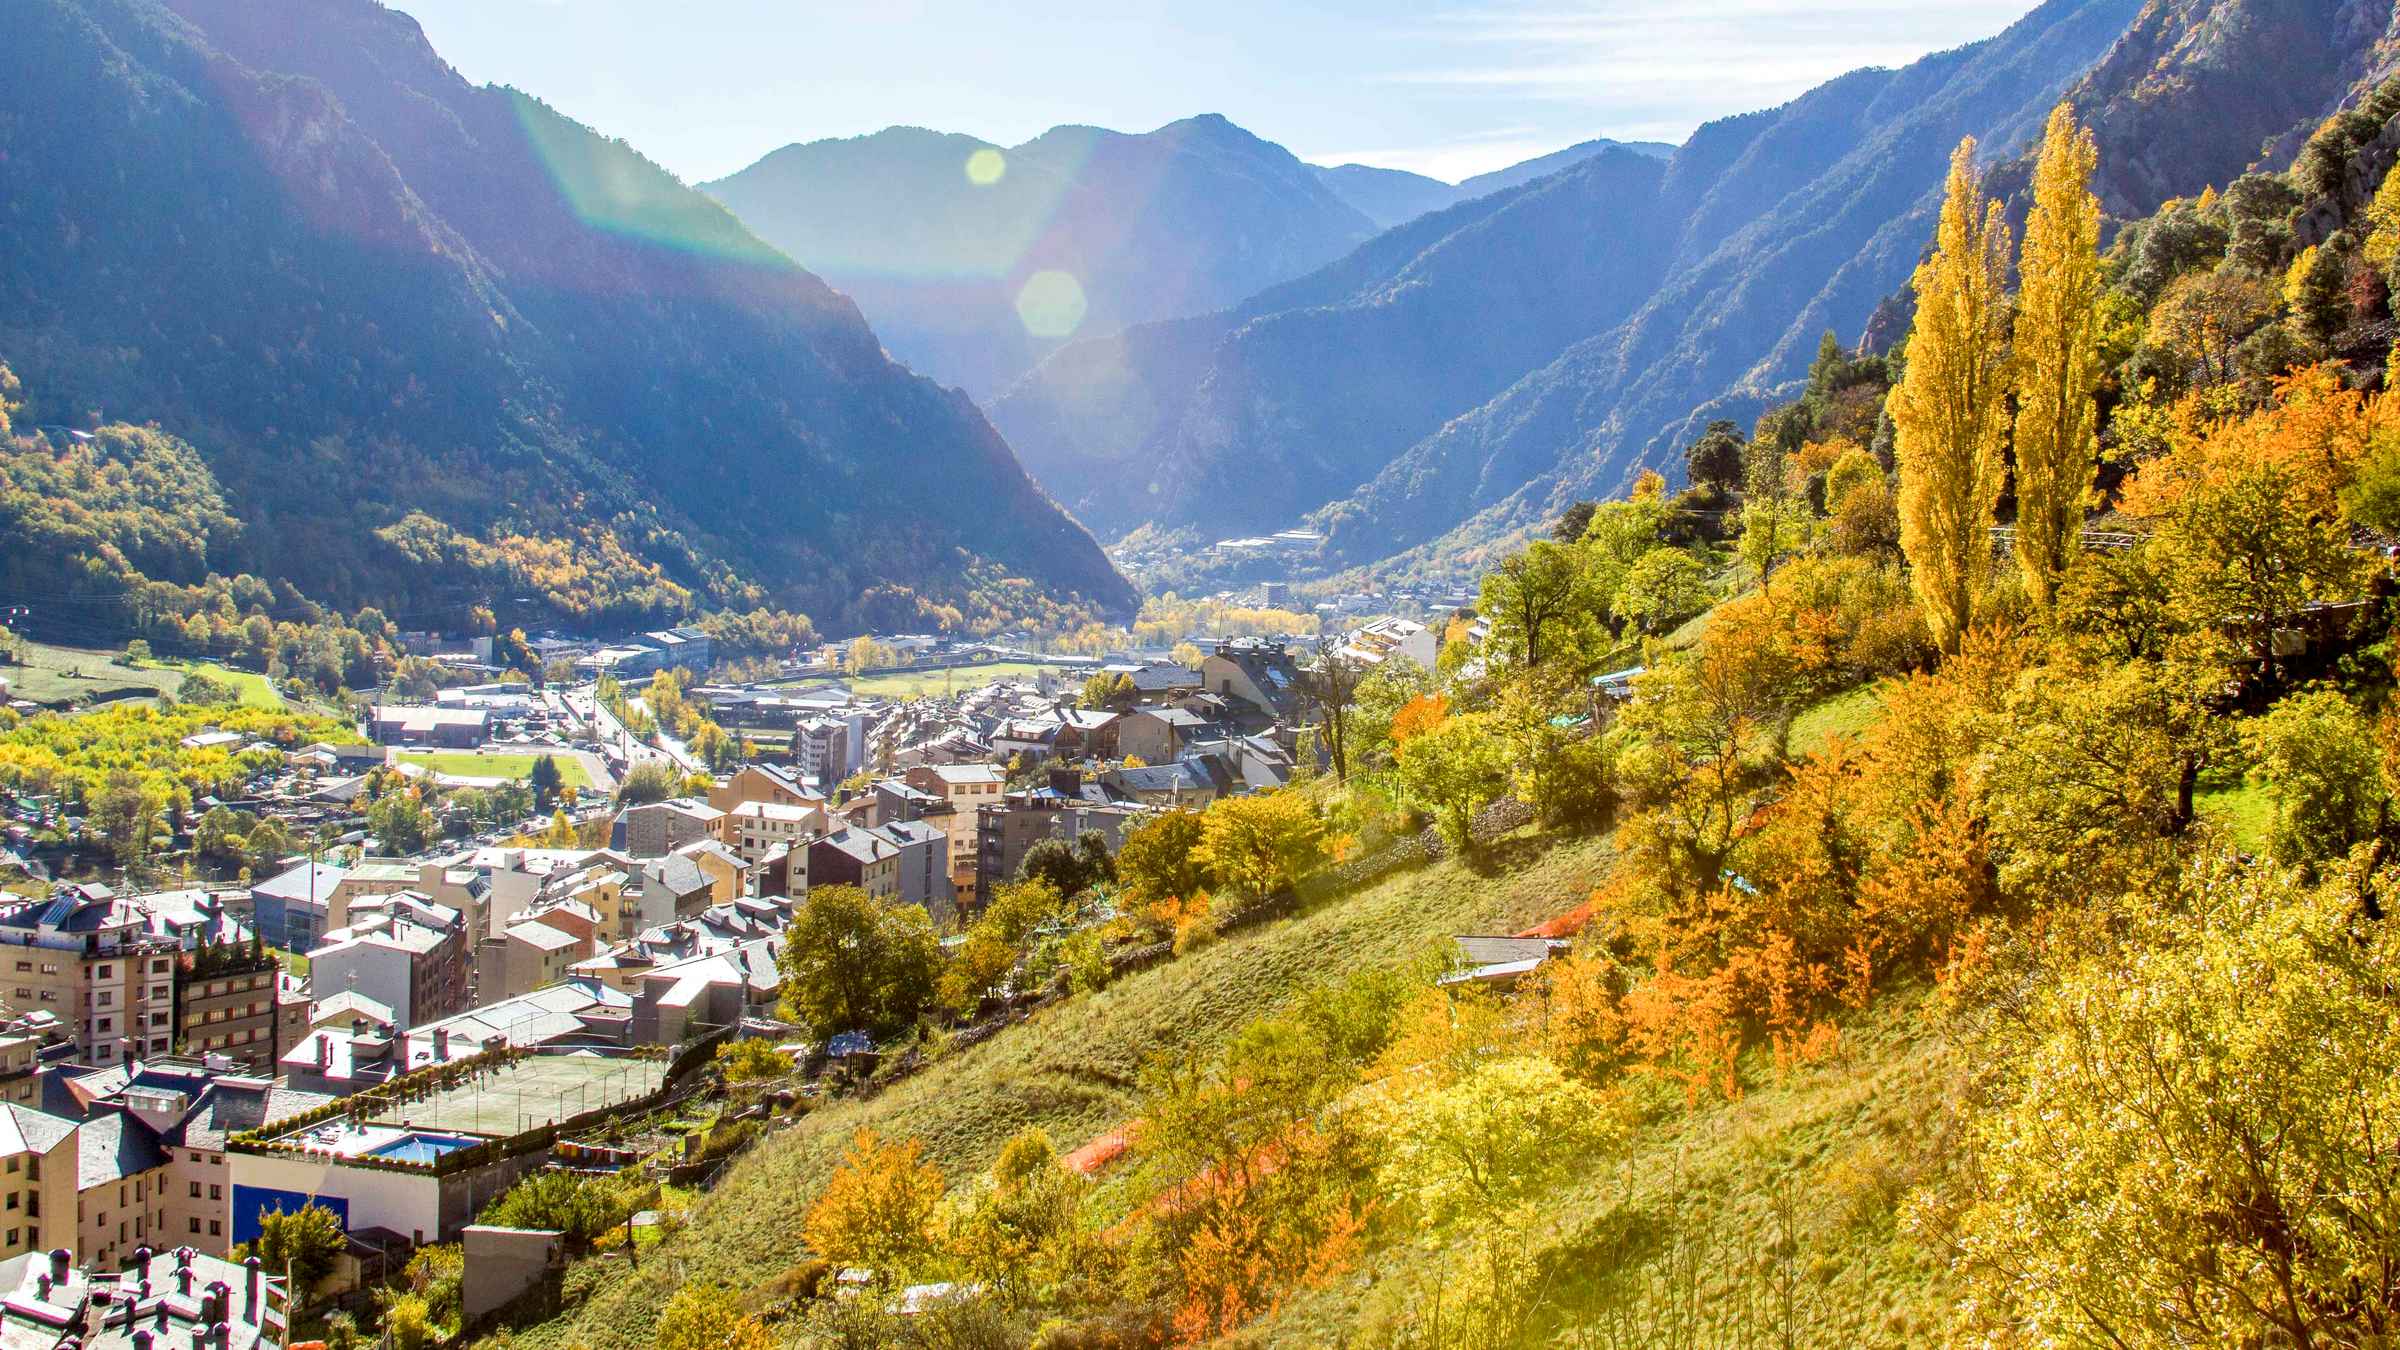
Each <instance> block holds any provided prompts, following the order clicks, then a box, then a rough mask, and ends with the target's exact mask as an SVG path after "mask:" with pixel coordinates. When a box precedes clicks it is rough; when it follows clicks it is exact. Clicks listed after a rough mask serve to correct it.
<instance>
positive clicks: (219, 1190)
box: [208, 1184, 225, 1200]
mask: <svg viewBox="0 0 2400 1350" xmlns="http://www.w3.org/2000/svg"><path fill="white" fill-rule="evenodd" d="M208 1198H209V1199H211V1200H222V1199H224V1198H225V1188H224V1187H222V1186H218V1185H214V1184H211V1185H210V1186H209V1188H208Z"/></svg>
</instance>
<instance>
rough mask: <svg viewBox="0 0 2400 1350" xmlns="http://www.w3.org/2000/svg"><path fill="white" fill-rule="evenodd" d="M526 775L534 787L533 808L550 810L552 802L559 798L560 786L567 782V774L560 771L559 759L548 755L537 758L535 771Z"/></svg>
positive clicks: (528, 781) (529, 784)
mask: <svg viewBox="0 0 2400 1350" xmlns="http://www.w3.org/2000/svg"><path fill="white" fill-rule="evenodd" d="M525 777H526V782H527V785H528V786H530V787H532V789H533V809H534V810H536V811H547V810H549V809H550V805H551V803H553V802H555V801H557V800H558V790H559V788H561V787H563V786H565V784H566V775H564V774H562V773H560V772H559V771H558V761H557V760H555V759H553V758H551V757H550V756H548V755H544V756H542V757H541V758H539V759H537V760H535V761H534V762H533V771H532V772H531V773H529V774H527V775H526V776H525Z"/></svg>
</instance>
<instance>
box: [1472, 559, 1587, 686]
mask: <svg viewBox="0 0 2400 1350" xmlns="http://www.w3.org/2000/svg"><path fill="white" fill-rule="evenodd" d="M1580 580H1581V576H1580V571H1579V569H1578V568H1577V567H1576V560H1575V553H1574V551H1573V550H1572V549H1569V548H1568V547H1566V546H1565V545H1563V544H1559V543H1557V542H1555V541H1552V540H1548V539H1537V540H1535V541H1533V542H1532V543H1531V544H1529V545H1527V546H1526V547H1525V548H1524V549H1523V550H1522V551H1520V552H1517V553H1512V554H1510V555H1509V556H1508V557H1507V558H1506V559H1505V560H1503V561H1502V562H1501V564H1500V565H1499V566H1498V567H1496V568H1494V569H1493V570H1492V571H1491V572H1490V573H1488V574H1487V575H1485V577H1484V579H1483V594H1482V598H1481V600H1480V601H1479V603H1478V608H1480V609H1481V610H1482V612H1483V614H1484V615H1485V616H1486V617H1487V618H1489V619H1490V620H1491V622H1492V637H1491V646H1492V648H1493V650H1495V651H1498V652H1500V653H1502V654H1503V658H1504V659H1505V660H1507V661H1509V662H1511V663H1512V664H1515V665H1517V666H1520V667H1523V668H1526V669H1532V668H1535V667H1538V666H1540V665H1541V664H1542V662H1543V661H1544V660H1545V659H1547V658H1549V657H1551V656H1554V655H1556V654H1557V653H1558V652H1559V651H1561V650H1571V649H1572V648H1573V647H1574V630H1575V629H1576V628H1577V627H1578V621H1579V618H1580V617H1581V616H1583V615H1584V614H1586V613H1587V612H1588V608H1587V606H1586V605H1585V604H1584V602H1583V598H1582V597H1581V596H1579V594H1578V589H1579V587H1578V583H1579V581H1580Z"/></svg>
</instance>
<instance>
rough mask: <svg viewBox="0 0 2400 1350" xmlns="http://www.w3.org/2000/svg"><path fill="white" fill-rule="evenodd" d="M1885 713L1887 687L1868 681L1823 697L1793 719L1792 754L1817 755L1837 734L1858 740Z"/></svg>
mask: <svg viewBox="0 0 2400 1350" xmlns="http://www.w3.org/2000/svg"><path fill="white" fill-rule="evenodd" d="M1881 716H1883V688H1882V686H1880V685H1874V684H1865V685H1860V686H1859V687H1858V688H1856V689H1845V690H1843V691H1842V692H1841V693H1838V694H1835V695H1832V696H1831V697H1828V698H1823V699H1819V700H1818V701H1817V702H1815V703H1812V704H1810V705H1809V706H1808V707H1806V708H1804V709H1802V710H1801V712H1800V715H1799V716H1798V717H1795V718H1793V719H1792V753H1793V754H1794V755H1813V754H1815V753H1817V752H1818V751H1819V750H1822V749H1824V748H1825V745H1826V743H1827V742H1829V741H1831V740H1832V739H1833V738H1834V737H1836V736H1848V737H1851V738H1853V739H1856V738H1857V736H1858V734H1859V733H1860V732H1862V731H1865V730H1866V729H1867V728H1868V727H1871V726H1873V725H1875V720H1876V719H1877V718H1879V717H1881Z"/></svg>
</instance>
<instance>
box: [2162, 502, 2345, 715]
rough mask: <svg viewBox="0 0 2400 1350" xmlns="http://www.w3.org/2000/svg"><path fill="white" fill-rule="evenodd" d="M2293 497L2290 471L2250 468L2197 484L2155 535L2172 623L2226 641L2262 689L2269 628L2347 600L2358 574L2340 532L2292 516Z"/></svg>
mask: <svg viewBox="0 0 2400 1350" xmlns="http://www.w3.org/2000/svg"><path fill="white" fill-rule="evenodd" d="M2300 495H2301V494H2300V484H2299V482H2298V480H2297V479H2295V478H2294V476H2293V475H2292V473H2291V471H2290V470H2288V469H2286V468H2284V467H2283V466H2282V465H2280V464H2276V463H2273V462H2265V463H2259V464H2255V465H2252V466H2249V467H2247V468H2244V469H2242V470H2240V471H2238V472H2236V473H2234V474H2232V475H2231V476H2229V477H2227V478H2224V479H2222V480H2218V481H2214V482H2208V483H2203V484H2200V485H2197V486H2195V487H2194V488H2193V489H2192V490H2191V491H2190V492H2189V493H2187V494H2186V495H2185V496H2184V498H2183V500H2182V501H2181V502H2180V503H2178V505H2177V507H2176V509H2175V513H2174V514H2173V515H2172V516H2171V517H2169V519H2168V521H2167V523H2166V526H2165V528H2163V529H2161V530H2160V531H2159V535H2158V542H2159V545H2160V546H2161V547H2162V548H2163V550H2164V553H2165V556H2166V559H2167V562H2168V576H2169V578H2170V581H2169V585H2170V587H2171V590H2172V593H2173V595H2174V604H2175V608H2176V611H2177V613H2178V615H2179V617H2181V618H2182V619H2183V621H2184V622H2185V623H2187V624H2189V625H2191V626H2193V627H2196V628H2207V629H2214V630H2217V631H2219V632H2222V633H2225V634H2227V635H2229V636H2230V637H2231V638H2232V639H2233V640H2234V641H2235V643H2236V645H2237V646H2238V647H2239V648H2240V649H2241V650H2243V651H2244V652H2245V653H2246V654H2247V656H2248V657H2249V659H2250V660H2252V661H2253V662H2255V663H2256V664H2257V667H2258V671H2259V674H2260V676H2261V678H2263V679H2264V680H2265V681H2266V682H2267V683H2269V684H2273V683H2274V681H2275V678H2276V674H2275V672H2276V665H2275V632H2276V630H2277V629H2279V628H2281V627H2283V626H2284V624H2285V622H2286V621H2287V620H2288V619H2289V618H2290V617H2291V616H2292V615H2293V614H2294V613H2296V612H2297V611H2298V610H2299V609H2300V607H2301V606H2303V605H2305V604H2307V603H2308V602H2309V601H2312V600H2320V599H2336V598H2346V597H2347V592H2348V591H2349V589H2350V588H2351V587H2352V586H2353V585H2355V584H2356V578H2357V575H2358V568H2359V563H2358V558H2357V555H2356V554H2355V553H2353V552H2352V550H2351V548H2350V543H2349V538H2348V536H2347V534H2346V533H2345V532H2344V531H2343V530H2342V528H2341V527H2340V526H2339V525H2338V524H2337V523H2335V522H2332V521H2325V520H2317V519H2312V518H2311V517H2310V516H2309V515H2307V514H2306V513H2305V512H2303V511H2300V510H2296V509H2294V507H2293V502H2294V501H2295V500H2298V499H2299V497H2300Z"/></svg>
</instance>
